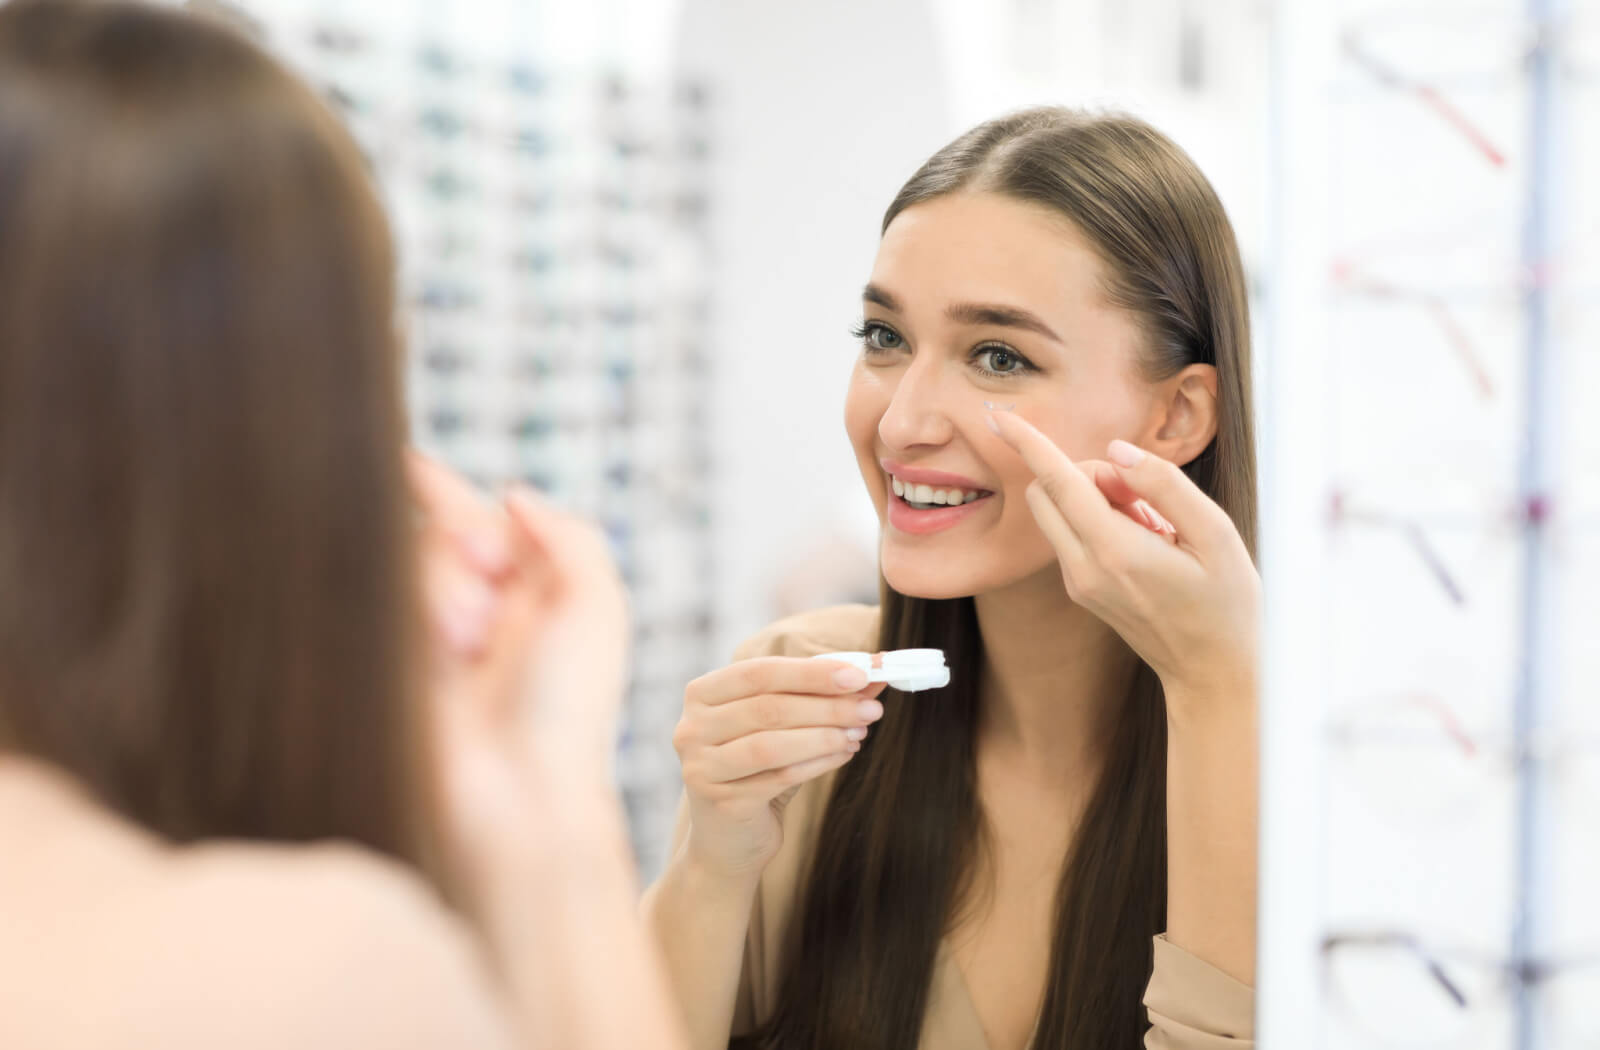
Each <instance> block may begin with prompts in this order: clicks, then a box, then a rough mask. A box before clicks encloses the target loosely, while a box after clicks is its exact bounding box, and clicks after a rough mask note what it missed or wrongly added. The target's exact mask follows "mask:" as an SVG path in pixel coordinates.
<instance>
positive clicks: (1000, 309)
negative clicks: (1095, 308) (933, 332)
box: [944, 303, 1061, 343]
mask: <svg viewBox="0 0 1600 1050" xmlns="http://www.w3.org/2000/svg"><path fill="white" fill-rule="evenodd" d="M944 315H945V316H946V317H948V318H949V319H950V320H952V321H955V322H956V323H957V324H970V325H993V326H997V327H1000V328H1021V329H1023V330H1025V331H1029V332H1036V333H1038V334H1039V335H1042V336H1044V337H1045V338H1046V339H1051V340H1054V341H1055V342H1057V343H1059V342H1061V337H1060V336H1059V335H1056V333H1055V331H1054V330H1053V329H1051V327H1050V326H1049V325H1047V324H1045V323H1044V322H1043V321H1041V320H1039V318H1038V317H1037V316H1035V315H1034V314H1031V313H1029V312H1028V311H1026V310H1024V309H1022V308H1020V307H1016V306H1000V305H997V304H994V303H951V304H950V307H949V308H948V309H947V310H945V312H944Z"/></svg>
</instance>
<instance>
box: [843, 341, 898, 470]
mask: <svg viewBox="0 0 1600 1050" xmlns="http://www.w3.org/2000/svg"><path fill="white" fill-rule="evenodd" d="M890 394H891V391H889V390H887V389H885V387H884V385H883V382H882V380H881V378H880V377H879V376H878V375H876V374H875V373H873V372H872V371H871V370H870V369H868V368H867V367H866V365H864V364H862V363H861V362H859V361H858V362H856V367H855V370H854V371H853V372H851V374H850V388H849V390H848V391H846V393H845V399H844V427H845V433H846V434H847V435H848V436H849V438H850V443H851V444H852V445H853V446H855V448H856V452H857V454H858V455H866V456H868V457H870V458H872V459H873V461H874V462H876V459H877V457H876V455H875V454H874V453H875V450H876V448H877V443H878V442H877V434H878V420H880V419H882V418H883V412H884V408H885V406H887V405H888V403H889V396H890Z"/></svg>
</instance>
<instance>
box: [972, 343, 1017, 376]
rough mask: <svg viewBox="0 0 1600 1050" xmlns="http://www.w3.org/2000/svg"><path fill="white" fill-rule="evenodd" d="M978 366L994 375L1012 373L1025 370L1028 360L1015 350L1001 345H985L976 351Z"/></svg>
mask: <svg viewBox="0 0 1600 1050" xmlns="http://www.w3.org/2000/svg"><path fill="white" fill-rule="evenodd" d="M978 360H979V362H980V367H982V368H983V370H984V371H986V372H993V373H994V374H995V375H1002V376H1003V375H1014V374H1015V373H1017V372H1024V371H1027V368H1028V362H1027V361H1026V360H1025V359H1024V358H1023V356H1022V355H1021V354H1019V353H1017V352H1016V351H1015V350H1008V349H1007V348H1005V347H1003V346H991V347H986V348H984V349H982V350H979V351H978Z"/></svg>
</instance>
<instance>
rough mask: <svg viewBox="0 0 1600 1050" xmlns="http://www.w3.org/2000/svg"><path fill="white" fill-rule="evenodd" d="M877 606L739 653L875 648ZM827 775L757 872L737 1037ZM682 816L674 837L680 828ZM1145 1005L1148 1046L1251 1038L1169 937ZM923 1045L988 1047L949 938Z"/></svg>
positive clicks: (1242, 991) (1186, 1049)
mask: <svg viewBox="0 0 1600 1050" xmlns="http://www.w3.org/2000/svg"><path fill="white" fill-rule="evenodd" d="M877 632H878V610H877V608H876V607H872V606H865V605H848V606H837V607H835V608H831V609H820V610H817V611H815V612H810V613H804V614H801V615H800V616H796V617H791V618H790V619H787V620H782V621H779V622H778V623H776V624H773V625H772V626H771V627H768V628H767V629H766V630H765V631H763V632H761V633H760V634H758V635H757V636H755V637H754V638H752V639H750V640H749V641H747V642H745V643H744V644H743V645H741V646H740V647H739V649H738V652H737V653H736V658H737V659H748V658H750V657H754V656H815V655H816V654H818V653H826V652H837V651H841V650H856V651H860V650H869V651H870V650H872V649H874V648H876V644H877ZM833 776H834V775H833V774H832V773H829V774H827V775H825V776H822V777H819V778H817V779H816V780H813V781H811V782H810V783H808V784H806V785H804V786H803V787H801V788H800V790H799V791H797V792H796V793H795V796H794V798H793V800H792V801H791V802H790V803H789V805H788V807H787V808H786V809H785V810H784V833H783V848H782V849H781V850H780V852H779V853H778V856H777V857H776V858H775V859H774V860H773V861H772V863H771V864H770V865H768V867H767V869H766V871H765V872H764V873H763V874H762V877H761V884H760V887H759V888H758V889H757V891H756V902H755V909H754V912H753V914H752V915H751V917H750V932H749V935H748V937H747V939H746V941H745V956H744V968H743V971H742V973H741V975H740V979H739V994H738V999H737V1001H736V1005H735V1008H734V1027H733V1032H734V1034H735V1035H738V1034H741V1033H744V1032H747V1031H749V1030H750V1029H752V1028H754V1027H755V1025H756V1024H757V1023H759V1022H760V1021H761V1020H763V1019H764V1018H766V1017H768V1016H770V1015H771V1013H772V1011H773V1009H774V1008H775V1006H776V1004H777V992H778V983H779V976H780V974H779V946H780V945H782V944H783V940H784V933H785V927H786V926H787V924H788V922H789V918H790V915H791V914H792V912H793V910H794V907H795V904H796V901H797V900H798V897H799V890H800V880H801V876H802V871H803V869H804V867H805V864H806V861H807V859H808V858H809V856H810V854H811V851H812V850H813V849H814V847H815V844H816V837H817V833H818V830H819V828H820V825H821V822H822V815H823V810H824V809H825V808H826V803H827V799H828V794H829V792H830V791H831V790H832V788H833ZM683 830H684V829H683V828H682V826H681V822H680V836H681V834H682V833H683ZM1144 1003H1145V1006H1146V1008H1147V1009H1148V1010H1149V1015H1150V1023H1151V1024H1152V1026H1153V1027H1152V1028H1151V1029H1150V1031H1149V1033H1148V1034H1147V1035H1146V1036H1145V1041H1144V1045H1145V1047H1146V1048H1147V1050H1224V1048H1228V1050H1240V1048H1248V1047H1250V1046H1253V1045H1254V1035H1255V992H1254V990H1253V989H1251V988H1250V987H1249V986H1248V985H1245V984H1241V983H1240V982H1239V981H1237V980H1235V979H1234V978H1232V977H1229V976H1228V975H1227V974H1225V973H1223V972H1222V971H1220V970H1218V969H1216V968H1215V967H1213V966H1211V965H1209V964H1207V963H1205V962H1202V961H1201V960H1200V959H1198V958H1196V957H1195V956H1193V955H1191V954H1189V953H1188V952H1186V951H1184V950H1183V949H1181V948H1178V947H1177V946H1175V945H1173V944H1171V943H1169V942H1168V941H1167V940H1166V938H1165V937H1157V938H1156V939H1155V964H1154V967H1153V969H1152V972H1151V974H1150V984H1149V986H1148V987H1147V988H1146V990H1145V996H1144ZM920 1050H987V1042H986V1039H985V1036H984V1032H983V1025H982V1024H981V1022H980V1021H979V1018H978V1014H977V1010H976V1009H975V1008H974V1006H973V1004H972V999H971V997H970V996H969V995H968V993H967V986H966V982H965V980H964V979H963V978H962V975H961V970H960V968H959V967H958V966H957V965H956V960H955V957H954V956H953V955H952V954H951V953H950V950H949V948H948V946H945V947H944V948H943V949H941V951H940V953H939V957H938V960H937V961H936V963H935V964H934V974H933V988H932V991H931V994H930V996H929V1000H928V1010H927V1016H926V1018H925V1019H924V1021H923V1028H922V1040H921V1044H920Z"/></svg>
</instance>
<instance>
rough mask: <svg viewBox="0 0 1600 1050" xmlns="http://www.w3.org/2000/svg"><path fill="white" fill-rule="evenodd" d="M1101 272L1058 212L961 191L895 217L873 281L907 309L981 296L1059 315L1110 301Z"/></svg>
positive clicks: (988, 300)
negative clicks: (1106, 295) (1103, 290)
mask: <svg viewBox="0 0 1600 1050" xmlns="http://www.w3.org/2000/svg"><path fill="white" fill-rule="evenodd" d="M1102 272H1103V269H1102V263H1101V262H1100V259H1099V257H1098V256H1097V255H1096V254H1095V252H1094V250H1093V249H1092V248H1091V247H1090V246H1089V244H1088V241H1087V239H1086V238H1085V237H1084V236H1083V234H1082V233H1081V232H1079V231H1078V229H1077V228H1076V227H1075V226H1073V225H1072V223H1070V222H1069V221H1067V219H1065V218H1064V217H1063V216H1061V215H1059V214H1057V213H1055V212H1053V211H1051V210H1050V209H1048V208H1045V207H1043V206H1042V205H1037V204H1030V203H1027V202H1024V201H1018V200H1015V199H1012V198H1009V197H1003V196H1000V195H998V194H993V193H964V194H951V195H947V196H943V197H936V198H934V199H932V200H929V201H923V202H922V203H919V204H915V205H912V206H911V207H909V208H907V209H906V210H905V211H903V212H901V213H900V214H899V215H897V216H895V219H894V221H893V222H891V223H890V224H889V228H888V229H887V230H885V231H884V234H883V239H882V241H881V242H880V243H879V246H878V255H877V259H876V261H875V262H874V264H873V268H872V277H871V282H870V283H871V285H872V286H873V287H874V288H876V289H879V290H881V291H884V292H887V293H888V294H889V296H891V297H892V298H893V299H894V300H896V301H897V302H898V303H899V304H901V307H902V309H904V310H905V311H906V312H908V313H917V312H922V311H927V310H930V309H931V310H941V311H942V310H943V309H945V307H946V305H947V304H949V303H952V302H983V303H1000V304H1006V303H1009V304H1013V305H1016V306H1019V307H1022V308H1025V309H1027V310H1030V311H1032V312H1034V313H1037V314H1039V315H1040V316H1042V317H1057V318H1064V317H1065V316H1067V315H1070V314H1073V313H1077V312H1079V311H1081V310H1083V309H1088V308H1100V309H1106V308H1108V307H1107V304H1106V303H1105V297H1104V295H1103V293H1102V288H1103V284H1102V281H1101V275H1102Z"/></svg>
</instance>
